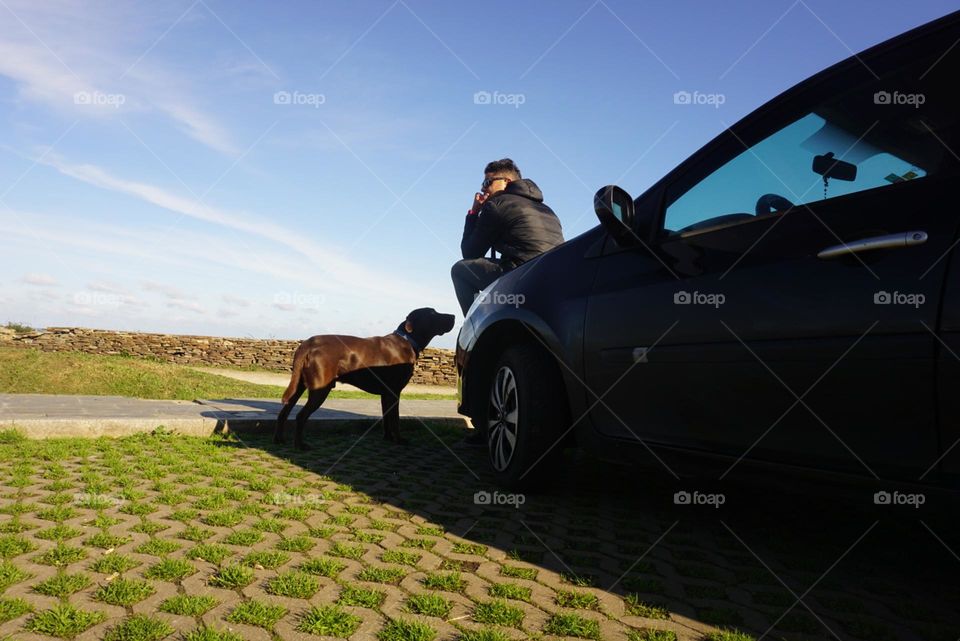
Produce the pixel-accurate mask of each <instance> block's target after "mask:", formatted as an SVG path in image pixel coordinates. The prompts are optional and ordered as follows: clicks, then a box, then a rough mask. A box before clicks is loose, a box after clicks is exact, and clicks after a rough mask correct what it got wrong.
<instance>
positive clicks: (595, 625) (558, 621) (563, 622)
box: [543, 614, 600, 641]
mask: <svg viewBox="0 0 960 641" xmlns="http://www.w3.org/2000/svg"><path fill="white" fill-rule="evenodd" d="M543 631H544V632H546V633H547V634H556V635H557V636H561V637H579V638H581V639H594V641H599V639H600V623H599V622H598V621H594V620H593V619H586V618H584V617H582V616H580V615H578V614H554V615H553V616H551V617H550V619H549V620H547V623H546V625H545V626H543Z"/></svg>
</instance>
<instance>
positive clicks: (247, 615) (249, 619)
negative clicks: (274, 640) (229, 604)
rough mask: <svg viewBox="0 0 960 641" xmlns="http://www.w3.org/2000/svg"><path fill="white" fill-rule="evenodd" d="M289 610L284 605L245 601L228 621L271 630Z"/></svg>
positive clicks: (228, 617) (234, 610)
mask: <svg viewBox="0 0 960 641" xmlns="http://www.w3.org/2000/svg"><path fill="white" fill-rule="evenodd" d="M286 613H287V609H286V608H285V607H283V606H282V605H274V604H271V603H264V602H263V601H257V600H255V599H252V600H250V601H244V602H243V603H241V604H240V605H238V606H237V607H235V608H234V609H233V611H232V612H231V613H230V614H229V615H228V616H227V621H230V622H232V623H246V624H247V625H255V626H259V627H261V628H266V629H267V630H269V629H270V628H272V627H273V626H274V625H276V623H277V621H279V620H280V619H282V618H283V616H284V615H285V614H286Z"/></svg>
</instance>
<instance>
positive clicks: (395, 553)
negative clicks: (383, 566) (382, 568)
mask: <svg viewBox="0 0 960 641" xmlns="http://www.w3.org/2000/svg"><path fill="white" fill-rule="evenodd" d="M422 556H423V555H422V554H420V553H419V552H407V551H406V550H387V551H386V552H384V553H383V554H381V555H380V560H381V561H383V562H384V563H398V564H400V565H409V566H411V567H416V565H417V563H418V562H419V561H420V559H421V557H422Z"/></svg>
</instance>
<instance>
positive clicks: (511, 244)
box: [460, 178, 563, 268]
mask: <svg viewBox="0 0 960 641" xmlns="http://www.w3.org/2000/svg"><path fill="white" fill-rule="evenodd" d="M562 242H563V229H562V228H561V227H560V219H559V218H557V215H556V214H555V213H553V210H552V209H550V208H549V207H547V206H546V205H544V204H543V193H542V192H541V191H540V188H539V187H537V184H536V183H535V182H533V181H532V180H528V179H526V178H524V179H522V180H517V181H514V182H512V183H510V184H509V185H507V188H506V189H504V190H503V191H501V192H500V193H498V194H495V195H493V196H491V197H490V198H489V199H488V200H487V202H485V203H484V204H483V208H482V209H481V210H480V213H479V214H475V215H472V214H468V215H467V220H466V222H465V223H464V226H463V240H462V241H460V251H461V252H463V257H464V258H480V257H481V256H483V255H484V254H485V253H486V252H487V250H488V249H490V248H491V247H493V248H494V249H495V250H497V251H498V252H499V253H500V254H501V255H502V256H503V263H504V267H506V268H512V267H516V266H518V265H520V264H522V263H524V262H526V261H528V260H530V259H531V258H533V257H535V256H538V255H539V254H542V253H543V252H545V251H547V250H548V249H552V248H553V247H556V246H557V245H559V244H560V243H562Z"/></svg>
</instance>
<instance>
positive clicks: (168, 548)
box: [133, 539, 182, 556]
mask: <svg viewBox="0 0 960 641" xmlns="http://www.w3.org/2000/svg"><path fill="white" fill-rule="evenodd" d="M181 547H182V546H181V545H180V544H179V543H177V542H175V541H169V540H167V539H150V540H149V541H145V542H143V543H141V544H140V545H138V546H137V547H135V548H133V551H134V552H136V553H137V554H149V555H151V556H164V555H167V554H171V553H173V552H176V551H177V550H179V549H180V548H181Z"/></svg>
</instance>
